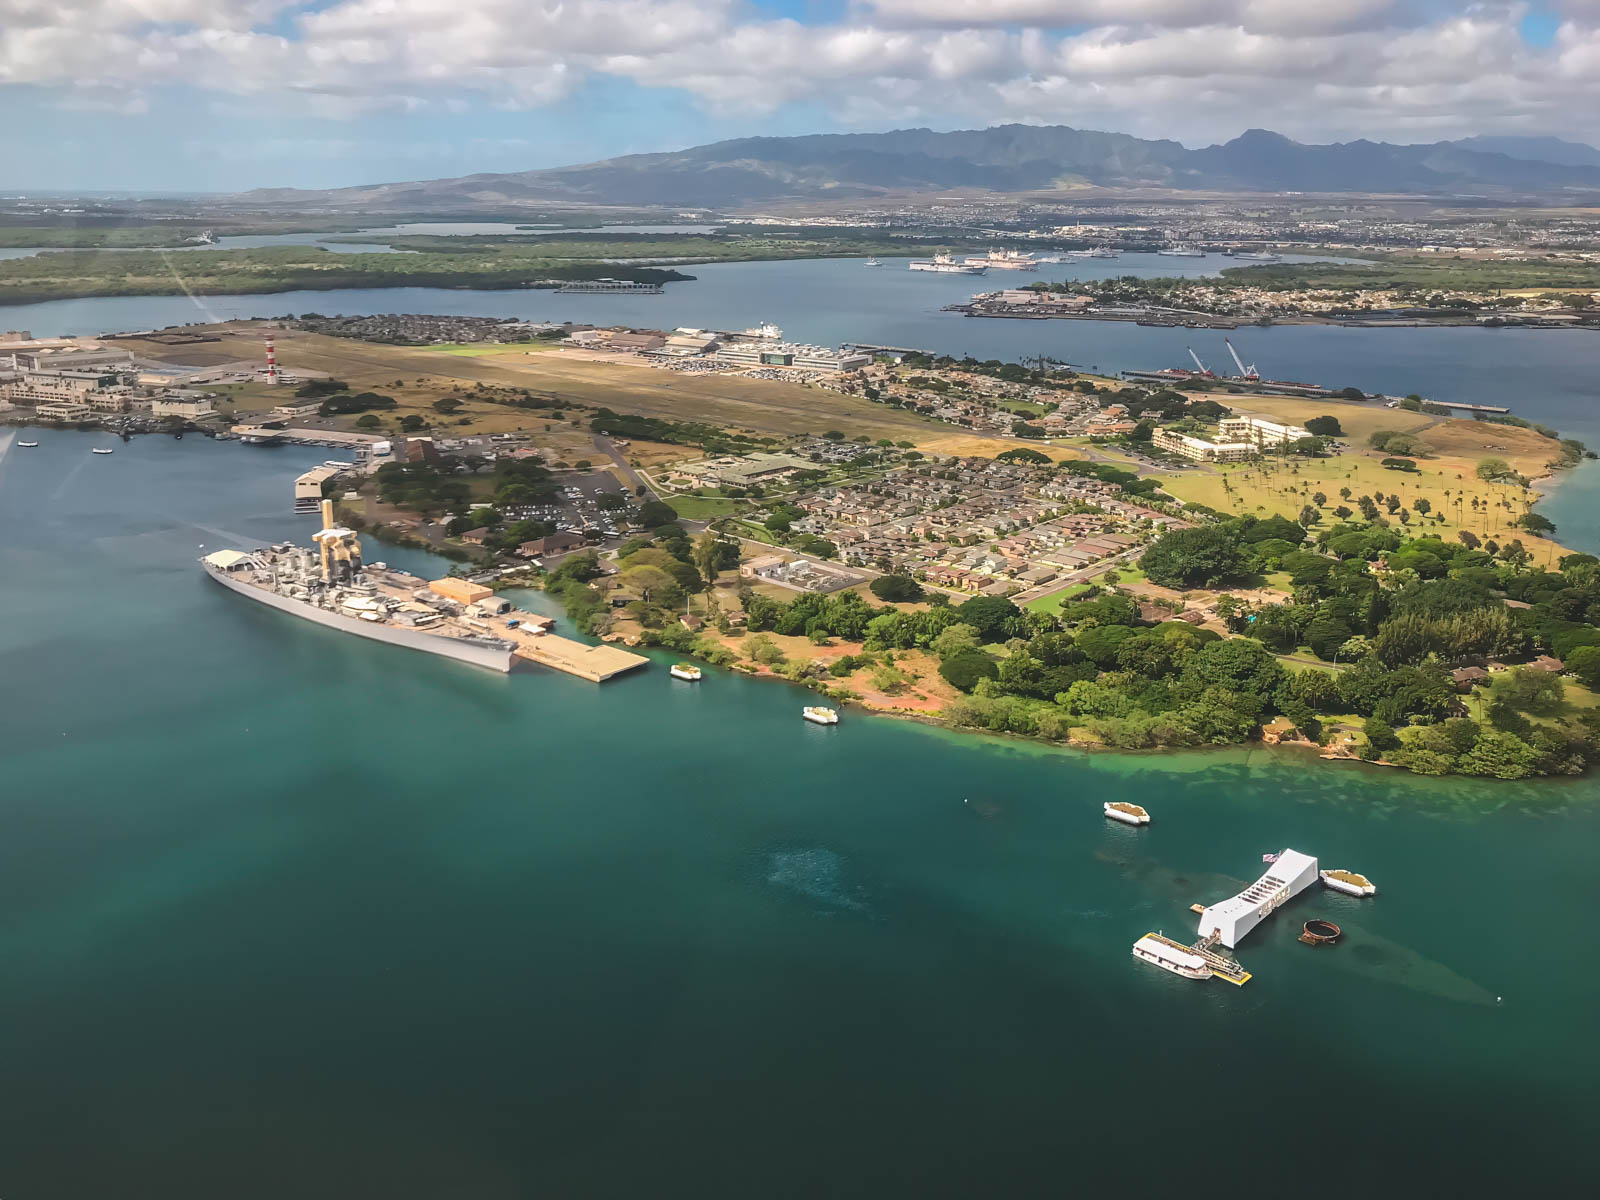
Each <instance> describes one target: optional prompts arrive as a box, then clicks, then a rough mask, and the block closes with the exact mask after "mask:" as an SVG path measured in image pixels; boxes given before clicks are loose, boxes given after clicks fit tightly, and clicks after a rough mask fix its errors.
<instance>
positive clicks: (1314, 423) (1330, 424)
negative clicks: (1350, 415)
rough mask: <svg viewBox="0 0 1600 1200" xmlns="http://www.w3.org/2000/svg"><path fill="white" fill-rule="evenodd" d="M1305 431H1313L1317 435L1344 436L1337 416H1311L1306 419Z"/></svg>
mask: <svg viewBox="0 0 1600 1200" xmlns="http://www.w3.org/2000/svg"><path fill="white" fill-rule="evenodd" d="M1306 432H1307V433H1314V434H1316V435H1317V436H1318V437H1343V436H1344V430H1343V429H1341V428H1340V427H1339V418H1338V417H1328V416H1320V417H1312V418H1310V419H1309V420H1307V421H1306Z"/></svg>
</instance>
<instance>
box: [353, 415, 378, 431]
mask: <svg viewBox="0 0 1600 1200" xmlns="http://www.w3.org/2000/svg"><path fill="white" fill-rule="evenodd" d="M382 424H383V422H382V421H381V420H379V419H378V418H377V417H376V416H374V415H373V414H372V413H362V414H361V415H360V416H359V417H357V418H356V428H357V429H376V428H378V426H380V425H382Z"/></svg>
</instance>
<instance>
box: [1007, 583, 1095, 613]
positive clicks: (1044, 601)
mask: <svg viewBox="0 0 1600 1200" xmlns="http://www.w3.org/2000/svg"><path fill="white" fill-rule="evenodd" d="M1088 590H1089V585H1088V584H1087V583H1075V584H1073V585H1072V586H1071V587H1069V588H1063V589H1062V590H1061V591H1059V592H1051V593H1050V594H1049V595H1048V596H1040V597H1039V598H1038V599H1037V600H1029V601H1028V602H1027V603H1026V604H1024V605H1023V606H1022V607H1023V608H1025V609H1027V610H1028V611H1029V612H1042V613H1049V614H1050V615H1051V616H1055V615H1056V614H1057V613H1059V612H1060V611H1061V606H1062V605H1063V604H1065V603H1066V602H1067V601H1068V600H1071V599H1073V598H1074V597H1077V596H1081V595H1083V593H1085V592H1087V591H1088Z"/></svg>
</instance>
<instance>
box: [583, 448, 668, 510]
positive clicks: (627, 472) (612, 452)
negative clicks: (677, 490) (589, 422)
mask: <svg viewBox="0 0 1600 1200" xmlns="http://www.w3.org/2000/svg"><path fill="white" fill-rule="evenodd" d="M594 445H595V449H597V450H599V451H600V453H601V454H604V455H605V456H606V457H607V458H609V459H610V460H611V461H612V462H613V463H614V464H615V465H616V468H617V470H618V471H619V472H621V474H622V477H623V478H624V479H626V480H627V481H628V486H629V487H631V488H633V489H634V490H635V492H637V491H638V489H639V488H643V489H644V495H646V496H648V497H650V499H652V500H659V499H661V497H660V496H659V495H658V494H657V493H656V490H655V488H653V487H651V486H650V482H649V480H647V479H646V478H645V477H644V476H643V475H641V474H639V472H637V471H635V470H634V469H633V466H632V465H631V464H630V463H629V462H628V457H627V455H625V454H623V453H622V451H621V450H619V449H617V444H616V443H615V442H613V441H612V440H611V439H610V438H608V437H606V436H605V435H604V434H600V433H597V434H595V435H594Z"/></svg>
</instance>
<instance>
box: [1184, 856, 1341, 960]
mask: <svg viewBox="0 0 1600 1200" xmlns="http://www.w3.org/2000/svg"><path fill="white" fill-rule="evenodd" d="M1316 881H1317V860H1316V859H1314V858H1312V857H1311V856H1310V855H1309V854H1301V853H1300V852H1299V851H1298V850H1284V851H1283V852H1281V853H1280V854H1279V855H1278V858H1277V861H1276V862H1274V863H1273V864H1272V866H1271V867H1269V868H1268V869H1267V873H1266V874H1265V875H1263V876H1262V877H1261V878H1260V879H1258V880H1256V881H1255V882H1254V883H1252V884H1251V885H1250V886H1249V887H1247V888H1245V890H1244V891H1242V892H1240V893H1239V894H1238V895H1237V896H1234V897H1233V898H1232V899H1229V900H1224V901H1222V903H1220V904H1211V905H1207V906H1206V909H1205V911H1204V912H1202V913H1201V914H1200V936H1201V937H1203V938H1206V937H1210V936H1211V935H1212V934H1215V935H1216V936H1217V940H1218V941H1220V942H1221V943H1222V944H1223V945H1224V946H1227V947H1228V948H1229V949H1230V950H1231V949H1232V948H1233V947H1235V946H1237V945H1238V944H1239V943H1240V942H1241V941H1243V940H1244V937H1245V935H1246V934H1247V933H1249V932H1250V931H1251V930H1252V929H1254V928H1255V927H1256V926H1257V925H1259V924H1261V922H1262V921H1264V920H1266V919H1267V918H1268V917H1270V916H1271V915H1272V914H1273V913H1274V912H1276V911H1277V910H1278V909H1279V908H1281V907H1282V906H1283V905H1284V904H1286V903H1288V902H1289V901H1290V900H1291V899H1293V898H1294V897H1295V896H1298V895H1299V894H1300V893H1301V892H1303V891H1305V890H1306V889H1307V888H1308V887H1310V886H1311V885H1312V884H1313V883H1315V882H1316Z"/></svg>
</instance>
